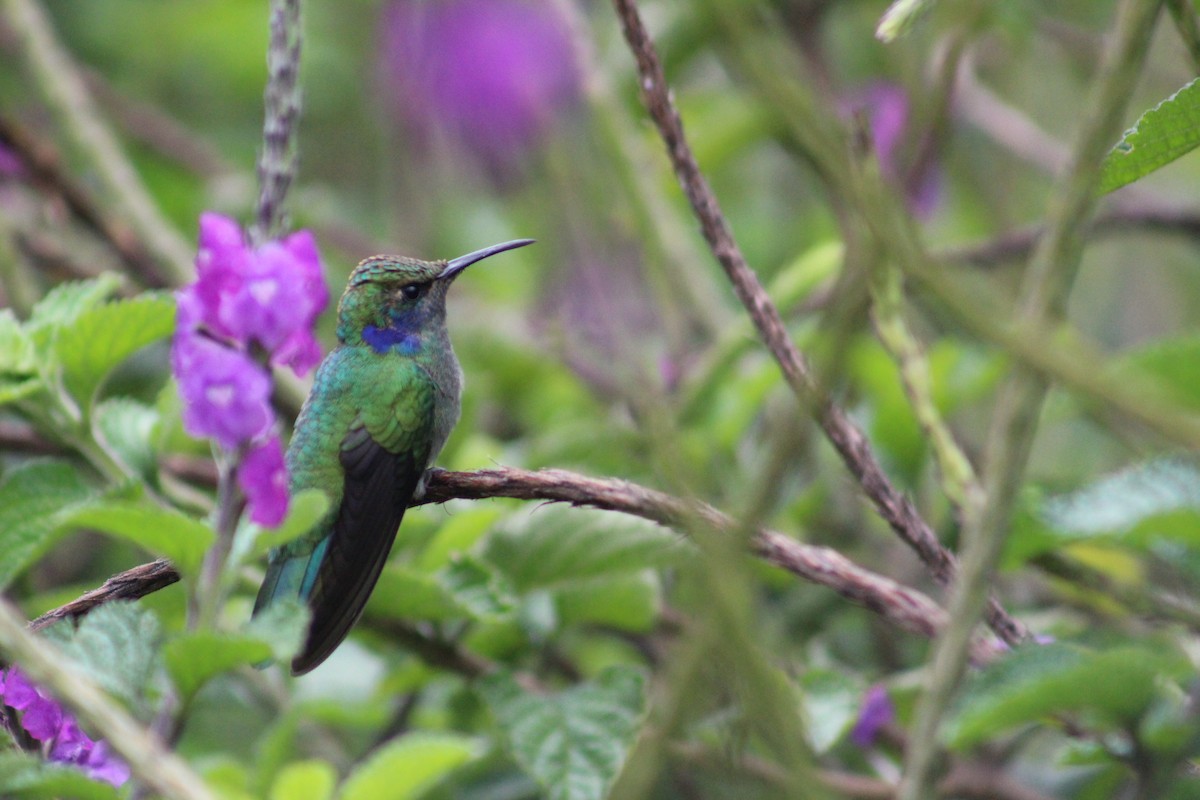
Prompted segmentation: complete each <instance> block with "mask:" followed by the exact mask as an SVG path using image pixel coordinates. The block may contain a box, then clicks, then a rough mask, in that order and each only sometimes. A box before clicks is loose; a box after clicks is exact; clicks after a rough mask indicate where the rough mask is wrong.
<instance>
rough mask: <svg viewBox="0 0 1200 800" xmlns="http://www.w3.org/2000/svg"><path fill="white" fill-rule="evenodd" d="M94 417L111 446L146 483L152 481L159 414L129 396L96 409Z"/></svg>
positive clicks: (101, 433)
mask: <svg viewBox="0 0 1200 800" xmlns="http://www.w3.org/2000/svg"><path fill="white" fill-rule="evenodd" d="M94 417H95V422H96V429H97V431H98V432H99V434H100V435H101V436H103V437H104V441H105V442H107V443H108V445H109V447H111V448H112V449H113V450H114V451H115V452H116V454H117V455H118V456H119V457H120V458H121V460H122V461H124V462H125V463H126V464H128V465H129V466H130V467H131V468H133V469H134V470H135V471H136V472H137V474H138V475H140V476H142V478H143V479H144V480H147V481H149V480H151V479H152V478H153V477H154V473H155V470H157V469H158V459H157V455H156V453H155V451H154V443H155V440H156V438H157V436H158V411H157V410H156V409H154V408H151V407H150V406H147V405H144V404H142V403H139V402H137V401H136V400H132V399H130V398H128V397H113V398H109V399H108V400H105V401H104V402H102V403H100V404H98V405H97V406H96V409H95V412H94Z"/></svg>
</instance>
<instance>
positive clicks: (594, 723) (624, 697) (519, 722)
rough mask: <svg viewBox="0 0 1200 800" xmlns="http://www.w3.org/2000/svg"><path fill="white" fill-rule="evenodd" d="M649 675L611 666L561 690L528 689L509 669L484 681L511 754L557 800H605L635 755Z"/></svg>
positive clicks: (486, 697)
mask: <svg viewBox="0 0 1200 800" xmlns="http://www.w3.org/2000/svg"><path fill="white" fill-rule="evenodd" d="M643 683H644V681H643V678H642V675H641V673H640V672H638V671H637V670H635V669H632V668H629V667H610V668H609V669H607V670H605V671H604V672H602V673H601V674H600V676H599V677H598V678H597V679H596V680H595V681H592V682H588V683H584V684H579V685H577V686H573V687H572V688H570V689H567V690H566V691H564V692H562V693H560V694H557V695H549V696H547V695H541V694H533V693H530V692H527V691H526V690H524V689H523V688H521V686H520V685H519V684H518V683H517V682H516V681H515V680H514V679H513V677H512V676H511V675H509V674H507V673H498V674H495V675H490V676H488V677H486V678H484V679H483V680H482V681H480V682H479V690H480V692H481V693H482V694H483V698H484V700H485V701H486V702H487V704H488V707H489V708H490V709H491V711H492V714H493V715H494V716H495V718H496V721H497V722H498V723H499V725H500V728H501V729H502V730H503V731H504V732H505V735H506V737H507V739H508V743H509V746H510V749H511V751H512V755H513V757H514V758H515V759H516V760H517V763H519V764H520V765H521V766H522V767H523V768H524V769H525V770H526V771H527V772H528V773H529V774H530V776H532V777H533V778H534V779H535V780H536V781H537V782H538V783H539V784H541V786H542V787H543V788H544V789H545V790H546V794H547V797H549V798H551V800H600V798H603V797H605V796H606V793H607V791H608V788H609V787H610V786H611V785H612V782H613V780H614V779H615V778H616V776H617V773H618V772H620V770H621V766H622V765H623V764H624V763H625V758H626V756H627V755H628V753H629V748H630V747H631V746H632V744H633V741H634V738H635V736H636V735H637V727H638V723H639V722H640V720H641V716H642V707H643V702H644V700H643V691H644V689H643Z"/></svg>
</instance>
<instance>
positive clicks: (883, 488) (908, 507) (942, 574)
mask: <svg viewBox="0 0 1200 800" xmlns="http://www.w3.org/2000/svg"><path fill="white" fill-rule="evenodd" d="M613 2H614V5H615V6H616V9H617V14H618V16H619V17H620V21H621V28H622V30H623V32H624V34H625V39H626V41H627V42H628V43H629V47H630V49H631V50H632V52H633V55H634V58H635V59H636V61H637V67H638V75H639V86H640V88H641V95H642V99H643V101H644V102H645V104H646V108H647V110H648V111H649V112H650V116H651V118H652V119H653V120H654V123H655V125H656V126H657V127H658V131H659V134H660V135H661V136H662V139H663V142H664V143H665V144H666V146H667V154H668V156H669V158H670V160H671V165H672V167H673V168H674V170H675V175H676V177H677V178H678V179H679V183H680V185H681V186H682V188H683V192H684V194H685V195H687V198H688V201H689V202H690V203H691V205H692V209H693V211H694V212H695V214H696V217H697V219H698V220H699V221H700V227H701V230H702V232H703V234H704V238H705V240H706V241H707V242H708V244H709V247H710V248H711V249H712V252H713V255H714V256H715V257H716V259H717V261H718V262H719V263H720V264H721V267H722V269H724V270H725V274H726V276H727V277H728V278H729V281H730V283H731V284H732V285H733V289H734V293H735V294H736V295H737V297H738V299H739V300H740V301H741V302H742V305H743V306H745V307H746V310H747V312H748V313H749V314H750V316H751V318H752V319H753V320H754V324H755V327H756V328H757V330H758V333H759V335H760V336H761V338H762V339H763V342H764V343H765V344H766V346H767V349H768V350H769V351H770V352H771V355H772V356H774V358H775V360H776V361H777V362H778V363H779V366H780V368H781V369H782V371H783V375H784V378H785V379H786V380H787V382H788V385H789V386H790V387H791V388H792V391H793V392H795V393H796V395H797V396H798V397H799V398H800V400H801V403H802V404H804V405H805V406H807V407H808V408H809V410H810V411H811V413H812V414H813V416H814V418H815V419H816V421H817V423H818V424H819V425H820V426H821V428H822V430H824V431H825V435H826V436H827V437H828V438H829V441H830V442H831V443H832V444H833V446H834V448H835V449H836V450H837V451H838V453H839V455H841V457H842V460H843V461H844V462H845V464H846V467H847V468H848V469H849V470H850V473H851V474H852V475H853V476H854V478H855V479H856V480H857V481H858V483H859V485H860V486H861V487H862V489H863V492H864V493H865V494H866V495H867V497H868V498H869V499H870V501H871V503H872V504H873V505H874V507H875V509H876V511H877V512H878V513H879V515H880V516H881V517H883V519H884V520H885V521H886V522H887V523H888V525H889V526H891V528H892V530H893V531H895V532H896V534H897V535H898V536H899V537H900V538H901V539H902V540H903V541H904V542H905V543H906V544H908V545H909V546H910V547H911V548H912V549H913V550H914V551H916V553H917V554H918V555H919V556H920V558H921V560H922V561H923V562H925V564H926V566H927V567H928V568H929V570H930V572H931V573H932V574H933V576H934V578H935V579H936V580H937V581H938V583H940V584H941V585H943V586H949V585H950V584H952V583H953V581H954V576H955V573H956V571H957V565H956V560H955V558H954V555H953V554H952V553H951V552H950V551H949V550H947V549H946V548H945V547H943V546H942V544H941V542H939V541H938V538H937V536H936V534H934V532H933V529H932V528H930V527H929V524H928V523H927V522H926V521H925V520H924V519H923V518H922V517H921V515H920V513H919V512H918V511H917V509H916V507H915V506H914V505H913V503H912V501H911V500H910V499H909V498H908V497H907V496H905V495H904V494H903V493H902V492H900V491H898V490H897V489H896V488H895V487H894V486H893V485H892V483H891V481H890V480H889V479H888V477H887V475H886V474H885V473H884V471H883V468H882V467H881V466H880V464H879V461H878V459H877V458H876V457H875V454H874V452H873V451H872V449H871V445H870V442H869V441H868V440H867V437H866V436H865V435H864V434H863V432H862V431H861V430H859V429H858V427H857V426H855V425H854V423H853V422H851V421H850V418H849V417H848V416H847V414H846V412H845V411H843V410H842V409H841V408H840V407H838V406H837V405H836V404H835V403H834V402H833V401H832V400H831V399H830V398H829V397H828V396H827V395H826V394H825V392H824V390H823V389H822V388H821V387H819V386H818V385H817V383H816V380H815V378H814V376H813V373H812V370H811V368H810V366H809V364H808V362H807V360H806V359H805V358H804V356H803V355H802V354H801V353H800V351H799V350H798V349H797V348H796V346H795V344H794V343H793V342H792V340H791V337H790V336H789V335H788V332H787V328H786V326H785V325H784V323H783V319H782V318H781V317H780V314H779V310H778V309H777V308H776V307H775V305H774V304H773V303H772V302H771V299H770V297H769V296H768V295H767V293H766V291H765V290H764V289H763V287H762V284H761V283H759V281H758V276H757V275H756V274H755V273H754V271H753V270H752V269H751V268H750V266H749V265H748V264H747V263H746V259H745V257H744V256H743V255H742V252H741V250H740V248H739V247H738V245H737V242H736V241H735V240H734V238H733V234H732V232H731V231H730V228H729V224H728V222H727V221H726V219H725V216H724V215H723V214H722V212H721V207H720V204H719V203H718V202H717V198H716V195H715V194H713V191H712V188H711V187H710V186H709V185H708V181H707V180H706V179H705V178H704V175H703V174H702V173H701V172H700V167H699V165H698V164H697V162H696V157H695V155H694V154H693V153H692V150H691V147H690V146H689V145H688V142H687V138H686V136H685V135H684V131H683V122H682V120H681V119H680V116H679V111H678V110H677V109H676V108H675V104H674V101H673V100H672V99H671V94H670V89H669V88H668V86H667V82H666V77H665V76H664V74H663V70H662V65H661V63H660V62H659V59H658V54H657V52H656V50H655V48H654V43H653V42H652V41H651V40H650V36H649V34H648V33H647V32H646V28H645V25H644V24H643V23H642V19H641V16H640V14H639V13H638V10H637V5H636V3H635V2H634V0H613ZM989 622H990V623H992V625H993V628H994V629H995V630H996V632H997V634H998V635H1000V636H1001V638H1003V639H1005V640H1006V641H1009V642H1010V643H1015V642H1017V641H1019V640H1020V639H1022V638H1023V636H1024V626H1022V625H1021V624H1020V623H1018V622H1017V621H1016V620H1014V619H1013V618H1012V617H1010V616H1009V615H1008V614H1007V612H1005V611H1004V609H1003V608H1001V607H1000V605H999V603H995V602H993V603H992V604H991V606H990V608H989Z"/></svg>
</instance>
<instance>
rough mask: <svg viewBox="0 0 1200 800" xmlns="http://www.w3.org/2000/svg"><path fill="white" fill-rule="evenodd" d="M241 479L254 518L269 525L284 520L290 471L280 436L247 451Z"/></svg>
mask: <svg viewBox="0 0 1200 800" xmlns="http://www.w3.org/2000/svg"><path fill="white" fill-rule="evenodd" d="M237 478H238V485H239V486H241V487H242V491H243V492H244V493H245V495H246V502H247V503H248V504H249V506H250V519H251V520H253V521H254V522H257V523H258V524H259V525H267V526H269V527H273V526H275V525H278V524H279V523H281V522H283V518H284V516H285V515H286V514H287V507H288V474H287V467H285V466H284V463H283V446H282V445H281V444H280V443H279V437H278V436H272V437H271V438H270V439H267V440H266V441H265V442H263V443H262V444H259V445H258V446H256V447H255V448H254V449H252V450H250V452H248V453H246V457H245V458H243V459H242V463H241V466H240V467H238V475H237Z"/></svg>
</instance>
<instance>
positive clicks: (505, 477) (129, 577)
mask: <svg viewBox="0 0 1200 800" xmlns="http://www.w3.org/2000/svg"><path fill="white" fill-rule="evenodd" d="M492 497H511V498H516V499H519V500H539V501H551V502H562V503H570V504H571V505H574V506H580V507H589V508H597V509H602V510H607V511H615V512H619V513H623V514H630V515H633V516H637V517H641V518H642V519H646V520H650V521H652V522H656V523H658V524H660V525H663V526H665V527H670V528H673V529H676V530H681V531H682V532H685V533H686V530H687V525H688V524H690V523H691V522H692V521H694V520H699V521H700V522H701V523H703V524H704V525H707V526H708V527H710V528H712V529H714V530H717V531H721V532H724V533H730V534H734V533H740V532H741V526H739V525H738V523H737V521H736V520H734V519H732V518H731V517H729V516H728V515H726V514H723V513H722V512H720V511H718V510H717V509H715V508H713V507H712V506H709V505H706V504H704V503H698V502H690V501H687V500H683V499H680V498H678V497H673V496H671V495H667V494H664V493H662V492H657V491H654V490H652V489H647V488H645V487H643V486H638V485H637V484H633V483H629V482H628V481H622V480H613V479H598V478H589V477H586V476H583V475H578V474H575V473H572V472H567V471H565V470H557V469H547V470H538V471H536V472H532V471H528V470H521V469H512V468H505V469H491V470H481V471H478V472H446V471H443V470H436V471H434V472H433V473H431V474H430V477H429V482H428V485H427V487H426V490H425V496H424V497H423V498H422V499H421V501H420V502H419V503H414V505H422V504H426V503H444V502H446V501H448V500H454V499H463V500H483V499H487V498H492ZM750 548H751V550H752V552H753V553H754V554H755V555H757V556H759V557H760V558H762V559H764V560H765V561H767V562H769V563H771V564H774V565H775V566H777V567H780V568H782V569H784V570H787V571H788V572H790V573H792V574H793V575H796V576H797V577H800V578H803V579H804V580H806V581H809V582H811V583H816V584H819V585H821V586H825V587H828V588H830V589H833V590H834V591H835V592H837V593H838V594H840V595H841V596H843V597H845V598H847V599H848V600H851V601H852V602H854V603H857V604H859V605H861V606H864V607H865V608H867V609H869V610H871V611H874V612H875V613H877V614H879V615H881V616H882V617H884V618H885V619H886V620H888V621H889V622H891V623H892V624H894V625H896V626H897V627H899V628H901V629H903V630H905V631H908V632H910V633H915V634H918V635H920V636H925V637H932V636H935V635H937V633H938V632H939V631H940V630H941V629H942V628H943V627H944V625H945V624H946V620H947V616H946V612H945V611H944V610H943V609H942V608H941V607H940V606H939V605H938V604H937V603H935V602H934V601H933V600H931V599H930V598H929V597H928V596H926V595H924V594H922V593H921V592H918V591H916V590H915V589H910V588H908V587H906V586H903V585H901V584H899V583H897V582H895V581H893V580H891V579H890V578H887V577H884V576H883V575H879V574H877V573H874V572H871V571H870V570H868V569H865V568H863V567H861V566H859V565H858V564H855V563H854V562H853V561H851V560H850V559H848V558H846V557H845V556H843V555H842V554H841V553H839V552H837V551H836V550H833V549H831V548H828V547H817V546H813V545H807V544H803V543H801V542H797V541H795V540H794V539H791V538H789V537H787V536H785V535H784V534H782V533H779V532H777V531H772V530H767V529H759V530H757V531H755V532H754V535H753V537H752V538H751V540H750ZM178 578H179V576H178V573H177V572H176V571H175V569H174V567H172V566H171V565H170V564H169V563H168V562H166V561H162V560H159V561H155V562H152V563H149V564H143V565H141V566H138V567H134V568H133V569H131V570H128V571H126V572H123V573H120V574H118V575H114V576H113V577H112V578H109V579H108V580H107V581H106V582H105V583H104V585H103V586H101V587H99V588H98V589H95V590H93V591H91V592H88V593H87V594H85V595H83V596H82V597H80V598H78V599H76V600H73V601H71V602H70V603H67V604H66V605H64V606H62V607H61V608H57V609H54V610H53V611H50V612H48V613H47V614H44V615H43V616H41V617H39V618H38V619H37V620H35V621H34V623H33V625H34V626H35V627H42V626H44V625H47V624H49V623H50V622H53V621H55V620H59V619H64V618H71V617H77V616H80V615H82V614H86V613H87V612H88V611H90V610H91V609H93V608H95V607H96V606H98V605H100V604H102V603H106V602H111V601H113V600H125V599H133V598H137V597H142V596H144V595H146V594H149V593H151V592H154V591H157V590H158V589H161V588H163V587H164V586H168V585H170V584H171V583H174V582H175V581H176V580H178ZM994 652H995V650H994V647H993V646H992V645H990V644H988V643H987V642H984V641H981V640H980V641H977V642H976V644H975V647H974V650H973V655H974V657H975V658H976V659H977V660H978V661H981V662H982V661H986V660H987V659H989V658H990V657H991V656H992V655H993V654H994Z"/></svg>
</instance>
